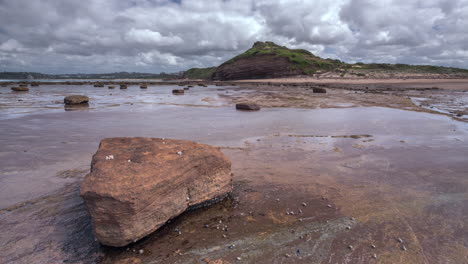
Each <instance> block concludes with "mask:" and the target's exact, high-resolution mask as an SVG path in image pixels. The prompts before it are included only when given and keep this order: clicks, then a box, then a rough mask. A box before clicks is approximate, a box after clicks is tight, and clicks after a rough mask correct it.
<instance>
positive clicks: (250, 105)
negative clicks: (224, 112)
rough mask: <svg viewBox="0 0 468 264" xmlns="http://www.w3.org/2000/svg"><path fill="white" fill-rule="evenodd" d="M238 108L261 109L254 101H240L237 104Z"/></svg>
mask: <svg viewBox="0 0 468 264" xmlns="http://www.w3.org/2000/svg"><path fill="white" fill-rule="evenodd" d="M236 109H237V110H245V111H258V110H260V106H259V105H257V104H253V103H239V104H236Z"/></svg>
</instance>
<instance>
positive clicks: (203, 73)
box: [184, 67, 216, 79]
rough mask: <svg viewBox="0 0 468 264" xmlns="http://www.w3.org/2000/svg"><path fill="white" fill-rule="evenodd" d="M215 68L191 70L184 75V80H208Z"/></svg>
mask: <svg viewBox="0 0 468 264" xmlns="http://www.w3.org/2000/svg"><path fill="white" fill-rule="evenodd" d="M215 70H216V67H210V68H191V69H189V70H187V71H186V72H185V73H184V78H188V79H209V78H210V77H211V75H212V74H213V72H214V71H215Z"/></svg>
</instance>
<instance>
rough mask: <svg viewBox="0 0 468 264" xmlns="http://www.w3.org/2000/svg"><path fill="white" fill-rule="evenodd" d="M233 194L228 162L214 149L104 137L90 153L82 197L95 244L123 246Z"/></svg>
mask: <svg viewBox="0 0 468 264" xmlns="http://www.w3.org/2000/svg"><path fill="white" fill-rule="evenodd" d="M231 190H232V175H231V163H230V161H229V160H228V159H227V158H226V157H225V156H224V155H223V153H222V152H221V151H220V150H219V149H218V148H215V147H211V146H208V145H202V144H198V143H195V142H191V141H182V140H169V139H159V138H108V139H104V140H102V141H101V144H100V145H99V149H98V151H97V152H96V154H94V156H93V160H92V162H91V172H90V173H89V174H88V175H87V176H86V178H85V180H84V182H83V183H82V185H81V189H80V194H81V196H82V197H83V199H84V201H85V203H86V206H87V208H88V211H89V213H90V215H91V219H92V222H93V228H94V231H95V234H96V237H97V239H98V240H99V241H100V242H101V243H102V244H104V245H108V246H116V247H121V246H125V245H127V244H129V243H132V242H134V241H136V240H139V239H141V238H143V237H145V236H146V235H148V234H150V233H152V232H153V231H155V230H157V229H158V228H159V227H161V226H162V225H164V224H165V223H166V222H167V221H168V220H169V219H171V218H173V217H175V216H177V215H179V214H181V213H182V212H184V211H185V210H186V209H187V208H189V207H191V206H195V205H200V204H203V203H205V202H208V201H212V200H213V199H216V198H219V197H222V196H224V195H226V194H227V193H229V192H230V191H231Z"/></svg>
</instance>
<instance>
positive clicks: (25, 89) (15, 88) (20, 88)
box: [11, 86, 29, 92]
mask: <svg viewBox="0 0 468 264" xmlns="http://www.w3.org/2000/svg"><path fill="white" fill-rule="evenodd" d="M11 90H13V91H15V92H27V91H29V88H28V87H24V86H19V87H11Z"/></svg>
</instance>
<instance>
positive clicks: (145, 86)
mask: <svg viewBox="0 0 468 264" xmlns="http://www.w3.org/2000/svg"><path fill="white" fill-rule="evenodd" d="M140 88H141V89H148V85H146V84H142V85H140Z"/></svg>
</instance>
